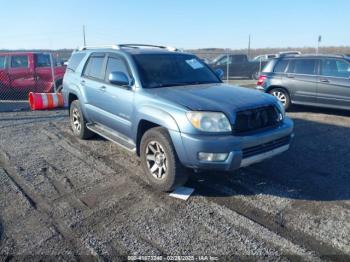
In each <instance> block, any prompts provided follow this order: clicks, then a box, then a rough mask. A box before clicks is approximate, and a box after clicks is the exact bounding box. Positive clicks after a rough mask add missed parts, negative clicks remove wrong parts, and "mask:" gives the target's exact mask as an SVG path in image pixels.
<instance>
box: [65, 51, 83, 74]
mask: <svg viewBox="0 0 350 262" xmlns="http://www.w3.org/2000/svg"><path fill="white" fill-rule="evenodd" d="M84 57H85V54H84V53H77V54H72V56H71V57H70V59H69V61H68V66H67V69H70V70H72V71H73V72H75V70H76V69H77V67H78V66H79V64H80V62H81V61H82V60H83V58H84Z"/></svg>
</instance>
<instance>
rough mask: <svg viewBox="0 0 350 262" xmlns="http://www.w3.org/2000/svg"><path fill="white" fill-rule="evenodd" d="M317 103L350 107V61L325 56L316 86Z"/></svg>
mask: <svg viewBox="0 0 350 262" xmlns="http://www.w3.org/2000/svg"><path fill="white" fill-rule="evenodd" d="M317 91H318V93H317V99H318V103H320V104H324V105H329V106H339V107H347V108H350V63H349V62H348V61H347V60H345V59H340V58H325V59H323V60H322V64H321V74H320V79H319V83H318V88H317Z"/></svg>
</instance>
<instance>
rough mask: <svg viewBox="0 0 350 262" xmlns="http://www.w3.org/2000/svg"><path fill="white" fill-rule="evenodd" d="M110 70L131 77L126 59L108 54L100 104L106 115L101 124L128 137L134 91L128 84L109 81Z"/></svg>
mask: <svg viewBox="0 0 350 262" xmlns="http://www.w3.org/2000/svg"><path fill="white" fill-rule="evenodd" d="M111 72H122V73H124V74H125V75H126V76H127V77H128V78H129V81H130V82H131V79H132V76H131V71H130V69H129V66H128V63H127V61H126V60H125V59H124V58H123V57H122V56H119V55H116V54H110V55H109V56H108V59H107V62H106V73H105V82H106V84H105V85H104V87H105V88H104V94H105V95H104V100H103V101H101V104H100V107H101V109H103V111H104V112H105V116H106V118H105V119H104V121H103V122H102V124H104V125H105V126H107V127H109V128H111V129H113V130H116V131H118V132H119V133H122V134H123V135H125V136H127V137H129V138H130V134H131V128H132V126H131V118H132V114H133V100H134V91H133V90H132V88H131V87H128V86H118V85H113V84H111V83H109V80H108V77H109V74H110V73H111Z"/></svg>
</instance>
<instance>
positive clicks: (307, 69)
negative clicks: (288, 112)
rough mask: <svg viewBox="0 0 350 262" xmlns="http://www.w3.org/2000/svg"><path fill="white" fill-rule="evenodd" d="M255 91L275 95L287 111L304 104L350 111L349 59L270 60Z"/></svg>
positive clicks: (287, 57) (323, 56)
mask: <svg viewBox="0 0 350 262" xmlns="http://www.w3.org/2000/svg"><path fill="white" fill-rule="evenodd" d="M256 88H257V89H259V90H263V91H265V92H267V93H270V94H272V95H274V96H276V97H277V98H278V99H279V100H280V101H281V102H282V103H283V105H284V106H285V108H286V109H287V108H288V107H289V106H290V105H291V104H304V105H311V106H320V107H332V108H339V109H348V110H350V58H348V57H346V56H336V55H297V56H284V57H280V58H277V59H273V60H271V61H270V62H269V63H268V64H267V65H266V67H265V68H264V70H263V72H262V74H261V75H260V77H259V80H258V83H257V87H256Z"/></svg>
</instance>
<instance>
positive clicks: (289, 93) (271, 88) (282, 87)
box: [266, 85, 291, 98]
mask: <svg viewBox="0 0 350 262" xmlns="http://www.w3.org/2000/svg"><path fill="white" fill-rule="evenodd" d="M277 88H278V89H283V90H285V91H286V92H287V94H288V95H289V97H290V98H291V92H290V91H289V90H288V88H286V87H284V86H279V85H272V86H269V88H268V89H266V93H270V91H271V90H273V89H277Z"/></svg>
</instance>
